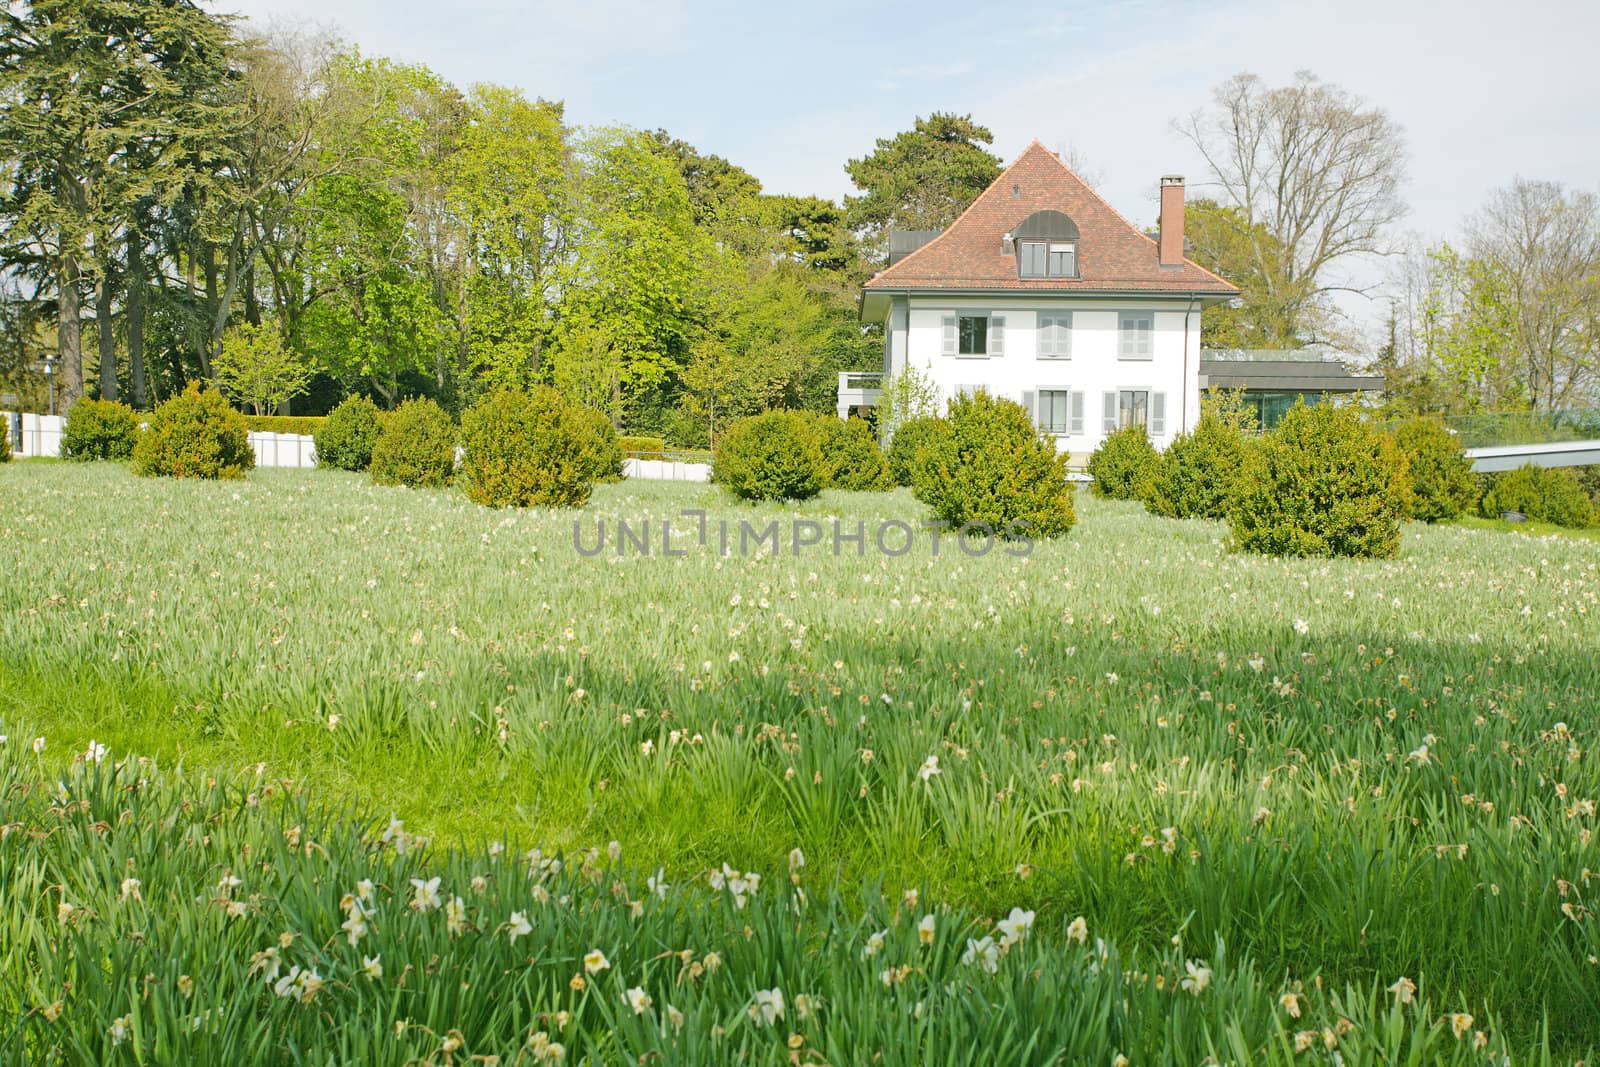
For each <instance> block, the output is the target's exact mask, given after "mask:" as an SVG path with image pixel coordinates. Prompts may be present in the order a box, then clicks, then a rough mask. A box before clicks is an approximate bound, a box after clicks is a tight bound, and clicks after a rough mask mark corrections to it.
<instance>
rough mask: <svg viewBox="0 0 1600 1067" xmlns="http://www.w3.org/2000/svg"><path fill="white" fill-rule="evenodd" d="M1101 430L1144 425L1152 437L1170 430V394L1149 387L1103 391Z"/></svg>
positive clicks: (1160, 435) (1115, 429) (1107, 431)
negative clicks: (1168, 400)
mask: <svg viewBox="0 0 1600 1067" xmlns="http://www.w3.org/2000/svg"><path fill="white" fill-rule="evenodd" d="M1101 415H1102V419H1101V422H1102V425H1101V432H1103V433H1106V434H1110V433H1114V432H1116V431H1117V430H1118V429H1120V428H1122V427H1124V426H1143V427H1144V428H1145V430H1146V431H1147V432H1148V433H1149V435H1150V436H1151V437H1162V436H1164V435H1165V434H1166V432H1167V394H1166V393H1153V392H1151V391H1150V390H1148V389H1122V390H1118V391H1117V392H1114V393H1106V394H1104V406H1103V408H1102V411H1101Z"/></svg>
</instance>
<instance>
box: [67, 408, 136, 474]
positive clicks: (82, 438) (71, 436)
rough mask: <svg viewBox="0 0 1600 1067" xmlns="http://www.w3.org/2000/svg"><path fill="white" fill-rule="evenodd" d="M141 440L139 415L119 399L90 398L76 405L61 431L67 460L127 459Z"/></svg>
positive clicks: (69, 413) (68, 414)
mask: <svg viewBox="0 0 1600 1067" xmlns="http://www.w3.org/2000/svg"><path fill="white" fill-rule="evenodd" d="M138 439H139V416H138V415H136V414H134V411H133V409H132V408H130V407H129V406H128V405H126V404H119V403H117V402H116V401H115V400H89V399H87V398H85V399H83V400H80V401H78V402H77V403H76V404H74V405H72V410H71V411H69V412H68V413H67V424H66V426H65V428H64V429H63V430H62V432H61V456H62V458H63V459H76V460H95V459H127V458H128V457H129V456H131V455H133V446H134V443H135V442H136V441H138Z"/></svg>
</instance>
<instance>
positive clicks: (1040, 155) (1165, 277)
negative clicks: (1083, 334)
mask: <svg viewBox="0 0 1600 1067" xmlns="http://www.w3.org/2000/svg"><path fill="white" fill-rule="evenodd" d="M1013 187H1015V193H1013ZM1043 210H1053V211H1061V212H1065V213H1066V215H1067V216H1068V217H1069V218H1071V220H1072V221H1073V222H1074V223H1076V224H1077V227H1078V233H1079V237H1078V249H1077V253H1078V274H1079V276H1078V277H1076V278H1020V277H1018V276H1017V259H1016V256H1015V255H1013V254H1008V253H1007V252H1006V251H1005V250H1004V249H1003V248H1002V247H1001V239H1002V238H1003V237H1004V235H1005V234H1007V233H1011V232H1013V231H1014V230H1015V229H1016V228H1017V227H1018V226H1019V225H1021V223H1022V222H1023V220H1025V219H1027V218H1028V217H1029V216H1030V215H1032V214H1033V213H1034V212H1036V211H1043ZM865 288H866V289H867V290H868V291H869V292H871V291H873V290H884V289H894V290H903V289H910V290H918V289H926V290H940V289H977V290H988V289H1017V290H1023V291H1027V290H1054V291H1064V292H1135V291H1143V290H1148V291H1150V292H1175V293H1200V294H1207V295H1212V296H1217V297H1225V296H1232V295H1233V294H1235V293H1237V292H1238V290H1237V289H1236V288H1234V287H1233V286H1232V285H1230V284H1228V283H1227V282H1225V281H1223V280H1222V279H1221V278H1219V277H1217V276H1216V275H1215V274H1212V273H1211V272H1210V271H1208V270H1206V269H1205V268H1203V267H1200V266H1198V265H1197V264H1195V263H1193V262H1190V261H1189V260H1187V259H1185V260H1184V261H1183V263H1182V264H1181V265H1177V266H1170V267H1163V266H1162V265H1161V263H1160V257H1159V254H1158V252H1157V248H1156V242H1155V241H1153V240H1152V239H1150V238H1149V237H1147V236H1145V235H1144V234H1142V233H1140V232H1139V231H1138V230H1137V229H1135V228H1134V226H1133V224H1132V223H1130V222H1129V221H1128V220H1127V219H1125V218H1123V217H1122V216H1121V215H1120V214H1118V213H1117V211H1116V209H1115V208H1113V207H1112V206H1111V205H1110V204H1108V203H1106V202H1105V201H1104V200H1102V199H1101V198H1100V196H1099V195H1098V194H1097V193H1096V192H1095V191H1094V190H1093V189H1091V188H1089V186H1088V184H1087V183H1085V182H1084V180H1083V179H1082V178H1080V177H1078V176H1077V175H1076V174H1075V173H1073V171H1072V168H1070V167H1068V166H1067V165H1066V164H1065V163H1063V162H1061V160H1060V159H1059V158H1058V157H1057V156H1056V154H1055V153H1054V152H1052V151H1050V150H1049V149H1048V148H1046V147H1045V146H1044V145H1042V144H1040V143H1039V142H1038V141H1034V142H1033V143H1032V144H1030V145H1029V146H1028V147H1027V149H1026V150H1025V151H1024V152H1023V153H1022V155H1021V156H1019V157H1018V158H1017V161H1016V162H1015V163H1013V164H1011V166H1009V167H1007V168H1006V169H1005V172H1004V173H1003V174H1001V175H1000V177H998V178H996V179H995V181H994V184H992V185H990V186H989V188H987V189H985V190H984V191H983V193H982V194H980V195H979V197H978V199H976V200H974V201H973V202H972V205H971V206H970V207H968V208H967V210H966V211H964V212H962V214H961V217H960V218H958V219H956V221H955V222H953V223H951V225H950V228H949V229H947V230H945V231H944V233H942V234H940V235H939V236H938V237H936V238H934V239H933V240H932V241H930V242H928V243H927V244H925V245H923V246H922V247H921V248H919V249H917V250H916V251H915V252H913V253H911V254H910V255H908V256H906V257H905V258H904V259H902V260H900V261H899V262H897V263H895V265H894V266H892V267H889V268H888V269H887V270H884V271H881V272H879V273H878V274H877V275H876V276H875V277H874V278H873V279H872V280H871V281H869V282H867V283H866V286H865Z"/></svg>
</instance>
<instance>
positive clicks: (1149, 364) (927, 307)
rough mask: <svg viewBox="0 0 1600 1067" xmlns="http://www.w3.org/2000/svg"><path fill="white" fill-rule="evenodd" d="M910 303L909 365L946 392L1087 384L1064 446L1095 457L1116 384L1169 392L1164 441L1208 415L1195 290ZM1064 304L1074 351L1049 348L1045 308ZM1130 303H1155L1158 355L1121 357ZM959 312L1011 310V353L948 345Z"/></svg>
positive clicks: (1158, 439) (1073, 388)
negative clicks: (1189, 293)
mask: <svg viewBox="0 0 1600 1067" xmlns="http://www.w3.org/2000/svg"><path fill="white" fill-rule="evenodd" d="M907 310H908V313H907V315H906V338H905V341H904V351H905V353H906V355H905V361H906V365H908V366H911V367H914V368H916V369H917V370H919V371H920V372H922V373H924V374H926V375H928V376H930V377H931V379H932V380H933V382H934V383H935V384H936V385H937V386H938V388H939V392H940V395H941V396H942V397H943V398H944V399H946V400H948V399H949V398H950V397H952V396H954V395H956V394H957V393H958V392H959V391H960V390H961V388H962V387H979V386H981V387H983V388H985V389H987V390H988V392H989V393H990V394H991V395H994V396H1003V397H1006V398H1007V399H1010V400H1015V401H1018V402H1019V403H1020V402H1022V401H1023V400H1024V399H1025V397H1024V394H1025V393H1031V394H1034V395H1035V396H1037V394H1038V393H1039V392H1040V391H1041V390H1065V391H1069V392H1082V393H1083V394H1084V405H1083V414H1084V418H1083V433H1082V434H1077V435H1057V437H1056V444H1057V447H1058V448H1060V449H1061V450H1062V451H1064V452H1071V453H1073V454H1074V455H1075V456H1081V457H1082V458H1087V457H1088V454H1089V453H1090V452H1092V451H1093V450H1094V449H1095V448H1096V447H1097V446H1098V445H1099V444H1100V442H1101V440H1102V439H1103V437H1104V434H1103V433H1102V426H1103V423H1102V403H1103V396H1104V394H1105V393H1108V392H1119V391H1121V390H1124V389H1141V390H1147V391H1149V392H1150V393H1152V394H1155V393H1163V394H1165V419H1164V426H1163V427H1162V431H1161V432H1160V433H1152V434H1151V439H1152V441H1153V442H1154V443H1155V444H1156V446H1157V447H1163V446H1165V445H1167V444H1169V443H1170V442H1171V441H1172V439H1173V438H1174V437H1175V436H1177V435H1178V434H1179V433H1180V432H1183V431H1185V430H1189V429H1193V428H1194V424H1195V423H1196V422H1198V421H1199V418H1200V386H1199V383H1200V307H1199V304H1198V303H1196V304H1194V305H1193V306H1192V307H1191V305H1190V304H1189V301H1188V300H1187V299H1186V298H1181V299H1178V300H1176V301H1157V300H1130V301H1123V302H1118V301H1116V300H1113V299H1105V298H1093V299H1089V298H1085V299H1073V300H1064V299H1054V300H1049V301H1041V300H1039V299H1038V298H1037V297H1032V298H1028V297H994V298H982V297H960V298H950V297H940V296H936V295H913V296H911V297H909V306H908V309H907ZM1059 311H1071V312H1072V340H1071V355H1070V356H1069V357H1067V358H1057V357H1041V356H1040V355H1039V354H1038V344H1037V341H1038V336H1039V330H1038V316H1039V313H1040V312H1046V313H1048V312H1059ZM1124 311H1148V312H1153V314H1154V327H1155V334H1154V338H1153V345H1152V355H1151V358H1149V359H1123V358H1120V356H1119V351H1120V344H1119V322H1120V315H1121V313H1122V312H1124ZM952 314H954V315H961V314H969V315H970V314H985V315H988V314H1000V315H1003V316H1004V317H1005V327H1004V330H1005V338H1004V354H1002V355H998V356H994V355H986V356H959V355H958V356H949V355H945V354H944V329H943V324H944V319H945V316H947V315H952ZM1186 316H1187V320H1188V330H1187V336H1186V335H1185V329H1184V322H1185V318H1186ZM886 326H887V328H888V329H889V330H890V331H891V334H892V333H893V332H894V330H895V326H896V317H895V316H893V315H891V316H890V317H889V321H888V322H887V323H886ZM1186 342H1187V343H1186ZM897 343H898V338H895V337H893V336H891V338H890V339H889V344H890V346H891V348H892V347H895V346H896V345H897ZM1185 356H1187V361H1186V359H1185ZM895 362H897V363H898V360H896V361H895Z"/></svg>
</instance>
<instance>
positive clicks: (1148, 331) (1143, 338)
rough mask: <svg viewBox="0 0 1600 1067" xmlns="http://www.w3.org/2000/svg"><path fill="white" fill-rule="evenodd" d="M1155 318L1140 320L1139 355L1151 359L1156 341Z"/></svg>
mask: <svg viewBox="0 0 1600 1067" xmlns="http://www.w3.org/2000/svg"><path fill="white" fill-rule="evenodd" d="M1155 335H1156V330H1155V317H1154V316H1145V317H1143V318H1141V319H1140V320H1139V355H1140V356H1141V357H1142V358H1144V359H1149V358H1150V356H1151V353H1152V350H1153V349H1154V347H1155V339H1156V336H1155Z"/></svg>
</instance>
